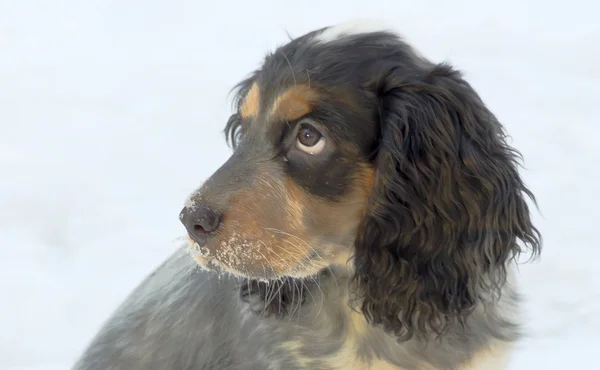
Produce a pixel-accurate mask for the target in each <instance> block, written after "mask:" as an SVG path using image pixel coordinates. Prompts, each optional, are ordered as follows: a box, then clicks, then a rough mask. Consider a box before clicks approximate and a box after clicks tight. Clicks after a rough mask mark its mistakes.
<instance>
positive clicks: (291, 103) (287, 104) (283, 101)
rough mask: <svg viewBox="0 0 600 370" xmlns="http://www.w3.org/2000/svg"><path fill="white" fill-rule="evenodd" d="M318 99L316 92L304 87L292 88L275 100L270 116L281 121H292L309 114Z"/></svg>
mask: <svg viewBox="0 0 600 370" xmlns="http://www.w3.org/2000/svg"><path fill="white" fill-rule="evenodd" d="M318 97H319V94H318V93H317V91H316V90H314V89H312V88H310V87H308V86H306V85H298V86H295V87H292V88H290V89H288V90H286V91H285V92H283V93H282V94H281V95H279V96H278V97H277V99H275V102H274V103H273V108H271V115H272V116H273V117H275V118H278V119H281V120H288V121H293V120H295V119H298V118H300V117H302V116H304V115H305V114H308V113H310V112H311V110H312V108H313V104H314V102H315V101H316V100H317V98H318Z"/></svg>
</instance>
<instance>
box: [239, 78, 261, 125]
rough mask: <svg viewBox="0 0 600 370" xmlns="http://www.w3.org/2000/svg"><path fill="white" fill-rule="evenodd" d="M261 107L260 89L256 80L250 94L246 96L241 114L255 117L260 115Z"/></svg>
mask: <svg viewBox="0 0 600 370" xmlns="http://www.w3.org/2000/svg"><path fill="white" fill-rule="evenodd" d="M259 107H260V89H259V87H258V85H257V84H256V82H255V83H254V84H253V85H252V87H251V88H250V91H248V94H247V95H246V97H245V98H244V103H243V104H242V107H241V109H240V114H241V115H242V117H243V118H248V117H254V116H256V115H258V109H259Z"/></svg>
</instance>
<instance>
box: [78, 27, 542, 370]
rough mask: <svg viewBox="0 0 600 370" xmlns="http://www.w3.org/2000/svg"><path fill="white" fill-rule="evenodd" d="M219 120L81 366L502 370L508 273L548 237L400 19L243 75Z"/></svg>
mask: <svg viewBox="0 0 600 370" xmlns="http://www.w3.org/2000/svg"><path fill="white" fill-rule="evenodd" d="M225 133H226V138H227V141H228V142H229V143H230V146H231V147H232V155H231V157H230V158H229V159H228V160H227V162H226V163H224V164H223V165H222V167H220V168H219V169H218V170H217V171H216V172H215V173H214V174H213V175H212V176H211V177H210V178H209V179H208V180H207V181H206V182H205V183H204V184H203V185H202V186H201V187H200V188H199V189H198V190H197V191H195V192H193V193H192V194H191V195H190V197H189V198H188V199H187V201H186V204H185V207H184V208H183V210H182V211H181V213H180V219H181V221H182V223H183V225H184V226H185V229H186V231H187V235H189V240H186V243H185V244H186V245H185V246H182V248H181V249H180V250H178V251H177V253H175V254H174V255H173V256H171V257H170V258H169V259H168V260H167V261H166V262H165V263H164V264H163V265H161V266H160V267H158V268H157V269H156V270H155V271H154V272H153V273H152V274H151V275H150V276H149V277H148V278H146V280H145V281H143V282H142V283H141V285H140V286H139V287H137V288H136V290H135V291H134V292H133V293H132V294H131V295H130V296H129V297H128V298H127V300H126V301H125V302H124V303H123V304H122V305H121V307H120V308H118V310H117V311H116V312H115V313H114V314H113V316H112V317H111V318H110V320H109V321H108V322H107V323H106V324H105V325H104V326H103V328H102V329H101V331H100V333H98V334H97V335H96V337H95V338H94V339H93V341H92V343H91V344H90V345H89V347H88V348H87V349H86V351H85V352H84V353H83V355H82V356H81V357H80V358H79V359H78V362H77V363H76V365H75V366H74V369H77V370H92V369H93V370H109V369H110V370H138V369H140V370H141V369H177V370H180V369H181V370H183V369H185V370H188V369H189V370H192V369H193V370H200V369H223V370H254V369H257V370H258V369H260V370H265V369H273V370H275V369H282V370H295V369H310V370H333V369H337V370H359V369H361V370H362V369H386V370H387V369H403V370H416V369H419V370H426V369H487V370H490V369H503V368H505V367H506V366H507V362H508V359H509V355H510V353H511V350H512V349H514V348H515V342H516V341H517V340H518V338H519V336H520V334H521V330H520V329H521V326H520V316H519V302H520V300H519V296H518V289H517V287H516V285H515V277H514V272H513V267H514V265H515V263H516V261H515V260H516V257H517V256H518V255H519V254H520V253H521V252H531V254H532V255H533V256H534V257H535V256H537V255H538V253H539V251H540V247H541V236H540V234H539V232H538V230H537V229H536V228H535V226H534V225H533V224H532V221H531V218H530V210H529V206H528V205H527V198H530V200H531V201H532V204H533V205H534V206H535V199H534V197H533V195H532V193H531V191H530V190H529V189H528V188H527V187H526V185H525V184H524V183H523V180H522V178H521V177H520V175H519V173H518V163H519V160H520V154H519V152H518V151H516V150H515V149H514V148H512V147H511V146H510V145H509V144H507V142H506V135H505V133H504V129H503V126H502V125H501V124H500V123H499V122H498V120H497V119H496V117H495V116H494V115H493V114H492V113H491V112H490V110H489V109H488V108H487V107H486V106H485V104H484V103H483V102H482V100H481V99H480V97H479V96H478V94H477V93H476V92H475V91H474V89H473V88H472V87H471V86H470V85H469V84H468V83H467V82H466V81H465V80H464V79H463V77H462V75H461V73H460V72H458V71H457V70H456V69H454V68H453V67H452V66H451V65H449V64H446V63H440V64H436V63H433V62H431V61H429V60H427V59H426V58H424V57H423V56H421V55H420V54H418V53H417V52H416V51H415V50H414V49H413V48H412V47H411V46H410V45H408V44H407V43H406V42H405V41H403V39H402V38H401V37H400V36H399V35H398V34H396V33H395V32H393V31H391V30H389V29H386V28H383V27H372V28H368V27H361V26H355V27H353V26H352V25H349V24H342V25H338V26H333V27H326V28H323V29H319V30H315V31H313V32H310V33H308V34H306V35H303V36H301V37H298V38H295V39H292V40H290V41H289V43H287V44H285V45H283V46H281V47H279V48H277V49H276V50H275V51H274V52H273V53H272V54H268V55H267V56H266V57H265V59H264V62H263V64H262V66H261V67H260V69H258V70H256V71H254V72H253V73H251V74H250V75H249V76H248V78H247V79H246V80H244V81H242V82H241V83H240V84H239V85H238V86H237V99H236V104H235V111H234V112H233V114H232V115H231V118H230V119H229V121H228V122H227V124H226V126H225ZM183 252H184V253H183Z"/></svg>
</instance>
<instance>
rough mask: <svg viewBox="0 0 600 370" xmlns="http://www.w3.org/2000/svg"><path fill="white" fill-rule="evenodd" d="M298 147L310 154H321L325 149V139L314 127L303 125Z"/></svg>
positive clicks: (298, 137)
mask: <svg viewBox="0 0 600 370" xmlns="http://www.w3.org/2000/svg"><path fill="white" fill-rule="evenodd" d="M296 146H297V147H298V149H300V150H302V151H303V152H305V153H308V154H319V153H321V152H322V151H323V149H324V148H325V138H324V137H323V135H322V134H321V133H320V132H319V131H318V130H317V129H315V128H314V127H313V126H312V125H302V126H301V127H300V129H299V130H298V135H297V140H296Z"/></svg>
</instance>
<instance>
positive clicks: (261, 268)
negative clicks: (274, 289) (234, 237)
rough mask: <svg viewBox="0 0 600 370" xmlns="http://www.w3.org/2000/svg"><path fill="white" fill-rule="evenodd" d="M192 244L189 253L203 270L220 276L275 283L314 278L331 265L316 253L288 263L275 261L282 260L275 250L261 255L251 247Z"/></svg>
mask: <svg viewBox="0 0 600 370" xmlns="http://www.w3.org/2000/svg"><path fill="white" fill-rule="evenodd" d="M188 240H189V247H188V252H189V254H190V256H191V257H192V258H193V259H194V261H195V262H196V263H197V264H198V265H199V266H200V267H201V268H202V269H204V270H207V271H213V272H216V273H219V274H229V275H233V276H236V277H241V278H246V279H255V280H259V281H273V280H281V279H284V278H293V279H305V278H310V277H313V276H316V275H318V274H319V273H320V272H321V271H322V270H324V269H326V268H328V264H326V263H325V260H324V259H323V258H322V257H321V256H320V255H319V253H317V252H316V251H313V252H311V253H309V254H308V255H306V256H305V257H303V258H299V259H294V260H291V261H287V260H281V259H280V258H274V256H275V255H276V256H277V257H280V256H279V254H277V253H275V252H272V253H270V252H269V251H271V248H267V251H266V252H265V251H258V250H256V248H252V246H250V245H249V244H244V243H242V244H239V245H229V244H225V243H220V247H221V248H218V249H216V250H215V249H212V248H210V247H209V245H207V244H205V243H203V244H200V243H198V242H196V241H194V240H193V239H191V238H188ZM253 249H254V250H253ZM269 257H270V258H269Z"/></svg>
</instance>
